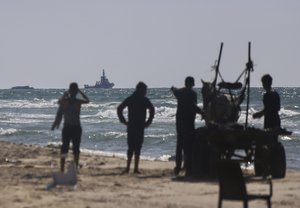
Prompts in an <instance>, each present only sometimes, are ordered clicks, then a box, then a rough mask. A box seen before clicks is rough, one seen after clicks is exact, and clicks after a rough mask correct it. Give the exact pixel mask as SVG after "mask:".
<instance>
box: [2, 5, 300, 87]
mask: <svg viewBox="0 0 300 208" xmlns="http://www.w3.org/2000/svg"><path fill="white" fill-rule="evenodd" d="M299 11H300V1H299V0H263V1H261V0H251V1H247V0H26V1H25V0H0V72H1V74H0V89H6V88H11V87H13V86H16V85H30V86H33V87H35V88H67V87H68V85H69V83H70V82H73V81H75V82H77V83H78V84H79V86H80V87H83V85H84V84H90V85H91V84H94V83H95V82H96V81H97V80H100V76H101V72H102V69H105V71H106V75H107V77H108V78H109V80H110V81H111V82H114V83H115V88H132V87H135V85H136V84H137V82H139V81H143V82H145V83H146V84H147V85H148V87H149V88H153V87H171V86H176V87H182V86H183V84H184V79H185V77H186V76H193V77H194V78H195V84H196V87H201V79H203V80H206V81H211V80H212V79H213V77H214V72H213V71H212V70H211V66H212V65H213V64H214V63H215V61H216V60H217V58H218V54H219V49H220V44H221V42H223V43H224V46H223V53H222V59H221V63H220V72H221V73H222V76H223V78H224V79H225V80H226V81H230V82H233V81H235V80H236V79H237V77H238V76H239V75H240V74H241V73H242V71H243V70H244V69H245V64H246V62H247V60H248V42H249V41H250V42H251V46H252V48H251V57H252V60H253V62H254V72H252V73H251V86H252V87H256V86H261V82H260V78H261V76H262V75H263V74H266V73H269V74H271V76H272V77H273V86H275V87H300V80H299V74H300V73H299V71H300V62H299V61H300V12H299Z"/></svg>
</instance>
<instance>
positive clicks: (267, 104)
mask: <svg viewBox="0 0 300 208" xmlns="http://www.w3.org/2000/svg"><path fill="white" fill-rule="evenodd" d="M261 81H262V85H263V88H264V89H265V91H266V92H265V94H264V96H263V103H264V109H263V110H261V111H259V112H257V113H255V114H253V118H254V119H255V118H260V117H262V116H265V118H264V128H265V129H280V128H281V127H280V117H279V114H278V111H279V110H280V97H279V95H278V93H277V92H276V91H275V90H274V89H272V77H271V76H270V75H269V74H266V75H264V76H263V77H262V78H261Z"/></svg>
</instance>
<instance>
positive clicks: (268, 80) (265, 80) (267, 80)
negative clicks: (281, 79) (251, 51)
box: [261, 74, 273, 90]
mask: <svg viewBox="0 0 300 208" xmlns="http://www.w3.org/2000/svg"><path fill="white" fill-rule="evenodd" d="M272 81H273V79H272V77H271V75H269V74H265V75H264V76H262V78H261V82H262V85H263V87H264V89H266V90H268V89H271V86H272Z"/></svg>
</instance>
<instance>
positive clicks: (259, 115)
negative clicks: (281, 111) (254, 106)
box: [252, 110, 265, 119]
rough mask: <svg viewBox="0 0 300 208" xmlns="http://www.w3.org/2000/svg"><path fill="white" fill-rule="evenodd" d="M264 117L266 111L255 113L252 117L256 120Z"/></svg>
mask: <svg viewBox="0 0 300 208" xmlns="http://www.w3.org/2000/svg"><path fill="white" fill-rule="evenodd" d="M263 115H265V111H264V110H262V111H259V112H256V113H254V114H253V115H252V117H253V118H254V119H256V118H261V117H262V116H263Z"/></svg>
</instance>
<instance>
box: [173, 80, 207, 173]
mask: <svg viewBox="0 0 300 208" xmlns="http://www.w3.org/2000/svg"><path fill="white" fill-rule="evenodd" d="M194 85H195V84H194V78H193V77H187V78H186V79H185V87H183V88H181V89H177V88H175V87H172V88H171V90H172V92H173V94H174V95H175V97H176V98H177V112H176V131H177V145H176V166H175V168H174V173H175V175H178V174H179V172H180V170H181V165H182V152H183V153H184V166H185V168H186V175H189V174H190V173H191V166H192V157H193V152H192V151H193V144H194V138H195V118H196V113H199V114H201V115H203V112H202V110H201V109H200V108H199V107H198V106H197V94H196V92H195V91H194V90H193V86H194Z"/></svg>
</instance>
